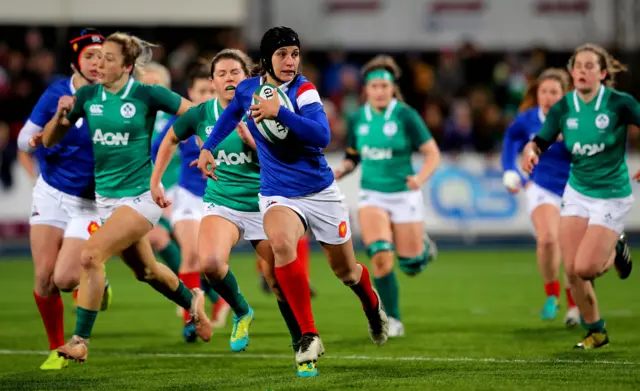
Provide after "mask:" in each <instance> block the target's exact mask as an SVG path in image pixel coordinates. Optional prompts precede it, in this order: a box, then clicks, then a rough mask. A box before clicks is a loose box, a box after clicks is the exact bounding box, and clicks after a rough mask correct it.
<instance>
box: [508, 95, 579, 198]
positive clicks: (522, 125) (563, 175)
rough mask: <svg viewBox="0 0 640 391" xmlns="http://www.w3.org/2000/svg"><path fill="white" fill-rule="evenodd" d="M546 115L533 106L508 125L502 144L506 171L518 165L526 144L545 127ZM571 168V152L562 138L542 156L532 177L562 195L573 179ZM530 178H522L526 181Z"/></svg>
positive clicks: (541, 185) (539, 183)
mask: <svg viewBox="0 0 640 391" xmlns="http://www.w3.org/2000/svg"><path fill="white" fill-rule="evenodd" d="M544 119H545V116H544V114H543V112H542V109H541V108H539V107H534V108H531V109H529V110H527V111H525V112H523V113H520V114H519V115H518V116H517V117H516V119H515V120H514V121H513V123H512V124H511V125H510V126H509V128H507V131H506V133H505V136H504V141H503V146H502V148H503V149H502V169H503V170H504V171H508V170H514V171H517V172H519V171H518V169H517V168H516V158H517V157H518V154H519V153H520V152H521V151H522V149H523V148H524V146H525V145H526V144H527V143H528V142H529V141H531V140H532V139H533V138H534V137H535V135H536V133H538V131H539V130H540V129H541V128H542V124H543V123H544ZM570 168H571V153H570V152H569V151H568V150H567V148H566V146H565V144H564V143H563V142H562V141H556V142H555V143H553V144H552V145H551V147H550V148H549V149H548V150H547V151H546V152H545V153H544V154H543V155H542V156H540V161H539V163H538V165H537V166H536V167H535V168H534V170H533V173H532V174H531V176H530V177H529V180H531V181H533V182H534V183H535V184H537V185H538V186H540V187H542V188H543V189H546V190H549V191H550V192H552V193H554V194H557V195H559V196H562V194H563V193H564V188H565V186H566V184H567V180H568V179H569V170H570ZM525 181H526V179H525V178H524V177H522V183H523V184H524V183H525Z"/></svg>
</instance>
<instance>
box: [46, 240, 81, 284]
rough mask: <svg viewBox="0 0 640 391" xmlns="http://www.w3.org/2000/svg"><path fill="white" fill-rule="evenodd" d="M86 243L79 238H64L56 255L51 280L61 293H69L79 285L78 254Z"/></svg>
mask: <svg viewBox="0 0 640 391" xmlns="http://www.w3.org/2000/svg"><path fill="white" fill-rule="evenodd" d="M86 242H87V241H86V240H85V239H80V238H71V237H67V238H64V239H63V241H62V247H61V248H60V252H59V253H58V259H57V261H56V266H55V270H54V272H53V280H54V282H55V284H56V286H57V287H58V289H60V290H61V291H63V292H71V291H72V290H74V289H75V288H76V287H77V286H78V285H79V284H80V273H81V271H82V265H81V263H80V254H81V253H82V249H83V248H84V245H85V243H86Z"/></svg>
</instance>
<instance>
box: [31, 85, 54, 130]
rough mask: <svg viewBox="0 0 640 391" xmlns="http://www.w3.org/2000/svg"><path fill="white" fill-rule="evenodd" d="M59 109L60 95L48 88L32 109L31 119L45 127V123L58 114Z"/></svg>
mask: <svg viewBox="0 0 640 391" xmlns="http://www.w3.org/2000/svg"><path fill="white" fill-rule="evenodd" d="M57 109H58V96H57V95H56V94H54V93H52V92H51V91H50V90H47V91H45V92H44V94H42V96H41V97H40V99H38V103H36V105H35V107H34V108H33V110H32V111H31V115H30V116H29V121H31V122H33V123H34V124H36V125H38V126H39V127H41V128H44V127H45V125H47V122H49V121H50V120H51V118H53V116H54V115H55V114H56V110H57Z"/></svg>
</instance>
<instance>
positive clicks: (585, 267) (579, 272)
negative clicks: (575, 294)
mask: <svg viewBox="0 0 640 391" xmlns="http://www.w3.org/2000/svg"><path fill="white" fill-rule="evenodd" d="M601 269H602V268H601V267H600V266H599V265H597V264H594V263H587V262H583V263H580V264H577V265H574V274H575V276H576V277H578V278H580V279H583V280H592V279H594V278H596V277H598V276H599V275H600V274H601V272H602V270H601Z"/></svg>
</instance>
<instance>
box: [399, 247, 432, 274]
mask: <svg viewBox="0 0 640 391" xmlns="http://www.w3.org/2000/svg"><path fill="white" fill-rule="evenodd" d="M430 260H431V259H430V258H429V254H428V253H427V252H426V251H425V252H423V253H422V254H420V255H418V256H417V257H402V256H398V264H399V266H400V270H402V271H403V272H404V273H405V274H406V275H408V276H410V277H413V276H416V275H418V274H420V273H421V272H422V271H423V270H424V269H425V268H426V267H427V264H428V263H429V261H430Z"/></svg>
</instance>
